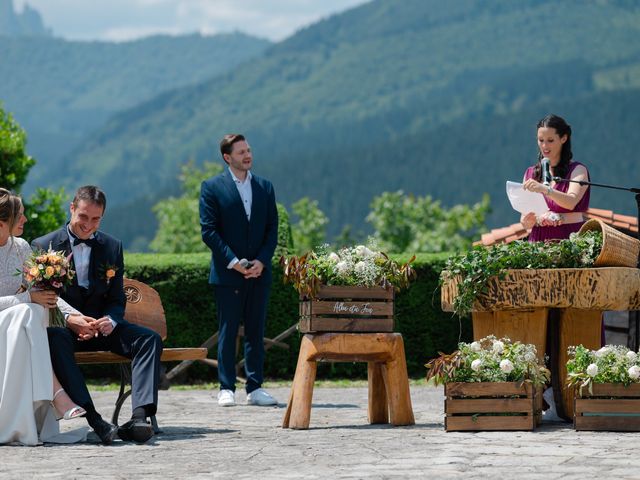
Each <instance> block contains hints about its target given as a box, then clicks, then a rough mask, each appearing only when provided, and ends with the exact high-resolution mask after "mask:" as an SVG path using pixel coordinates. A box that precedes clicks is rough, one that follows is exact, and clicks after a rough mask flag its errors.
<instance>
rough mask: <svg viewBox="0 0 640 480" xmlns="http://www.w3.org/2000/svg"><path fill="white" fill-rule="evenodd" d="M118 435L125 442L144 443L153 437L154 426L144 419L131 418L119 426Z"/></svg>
mask: <svg viewBox="0 0 640 480" xmlns="http://www.w3.org/2000/svg"><path fill="white" fill-rule="evenodd" d="M118 436H119V437H120V438H121V439H122V440H124V441H125V442H130V441H132V440H133V441H134V442H138V443H144V442H146V441H147V440H149V439H150V438H151V437H153V427H152V426H151V424H150V423H149V422H146V421H144V420H136V419H131V420H129V421H128V422H127V423H125V424H123V425H122V426H121V427H119V428H118Z"/></svg>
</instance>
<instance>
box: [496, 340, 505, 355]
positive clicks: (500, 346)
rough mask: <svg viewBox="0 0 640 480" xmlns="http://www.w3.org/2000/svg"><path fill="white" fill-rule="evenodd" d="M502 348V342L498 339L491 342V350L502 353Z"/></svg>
mask: <svg viewBox="0 0 640 480" xmlns="http://www.w3.org/2000/svg"><path fill="white" fill-rule="evenodd" d="M503 350H504V343H502V342H501V341H500V340H496V341H495V342H493V351H494V352H495V353H502V351H503Z"/></svg>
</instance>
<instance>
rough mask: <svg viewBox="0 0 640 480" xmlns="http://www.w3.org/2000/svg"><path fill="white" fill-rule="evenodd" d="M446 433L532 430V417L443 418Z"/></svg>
mask: <svg viewBox="0 0 640 480" xmlns="http://www.w3.org/2000/svg"><path fill="white" fill-rule="evenodd" d="M444 426H445V430H446V431H447V432H461V431H467V432H468V431H480V430H533V427H534V418H533V416H532V415H527V416H524V415H519V416H509V417H498V416H478V417H471V416H468V417H463V416H460V417H445V420H444Z"/></svg>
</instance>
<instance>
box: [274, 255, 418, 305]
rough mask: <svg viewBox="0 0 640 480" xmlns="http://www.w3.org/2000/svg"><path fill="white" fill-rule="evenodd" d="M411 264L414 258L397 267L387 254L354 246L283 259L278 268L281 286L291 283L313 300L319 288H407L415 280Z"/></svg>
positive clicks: (300, 292)
mask: <svg viewBox="0 0 640 480" xmlns="http://www.w3.org/2000/svg"><path fill="white" fill-rule="evenodd" d="M413 260H415V257H412V258H411V259H410V260H409V261H408V262H407V263H405V264H404V265H402V266H400V265H399V264H398V263H397V262H395V261H394V260H392V259H390V258H389V257H388V256H387V254H385V253H383V252H376V251H373V250H370V249H369V248H368V247H365V246H364V245H358V246H356V247H344V248H341V249H340V250H338V251H337V252H330V251H328V249H326V248H324V247H320V248H318V249H316V250H312V251H311V252H307V253H306V254H305V255H302V256H300V257H297V256H293V257H291V258H284V257H283V258H281V259H280V264H281V265H282V267H283V269H284V272H283V275H284V281H285V283H291V284H292V285H293V286H294V288H295V289H296V291H297V292H298V293H299V294H300V295H302V296H304V297H308V298H313V297H314V296H315V295H316V293H318V289H319V288H320V287H321V286H322V285H343V286H359V287H375V286H380V287H390V286H393V287H394V288H395V289H396V290H401V289H403V288H407V287H408V286H409V284H410V283H411V281H413V280H415V277H416V273H415V271H414V270H413V268H411V262H412V261H413Z"/></svg>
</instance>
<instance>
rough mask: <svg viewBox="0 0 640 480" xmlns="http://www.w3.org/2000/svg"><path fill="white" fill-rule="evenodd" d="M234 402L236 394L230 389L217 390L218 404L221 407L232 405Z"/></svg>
mask: <svg viewBox="0 0 640 480" xmlns="http://www.w3.org/2000/svg"><path fill="white" fill-rule="evenodd" d="M235 404H236V394H235V393H234V392H233V391H231V390H220V391H219V392H218V405H219V406H221V407H233V406H234V405H235Z"/></svg>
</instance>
